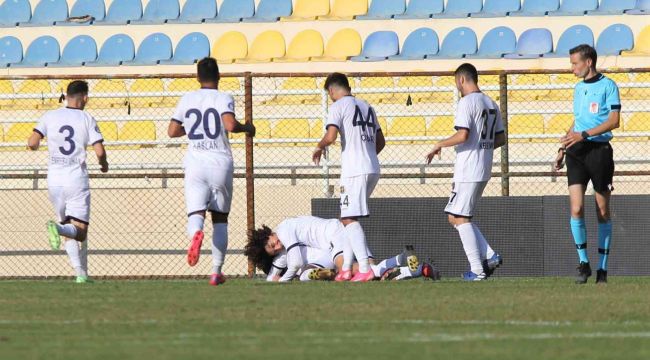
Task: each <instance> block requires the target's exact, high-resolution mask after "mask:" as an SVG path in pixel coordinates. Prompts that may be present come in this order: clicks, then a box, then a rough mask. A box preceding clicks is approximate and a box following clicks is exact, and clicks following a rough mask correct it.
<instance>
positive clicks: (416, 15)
mask: <svg viewBox="0 0 650 360" xmlns="http://www.w3.org/2000/svg"><path fill="white" fill-rule="evenodd" d="M444 9H445V6H444V1H443V0H410V1H409V3H408V6H407V7H406V11H405V12H404V14H401V15H395V19H428V18H430V17H431V16H432V15H433V14H440V13H442V12H443V11H444Z"/></svg>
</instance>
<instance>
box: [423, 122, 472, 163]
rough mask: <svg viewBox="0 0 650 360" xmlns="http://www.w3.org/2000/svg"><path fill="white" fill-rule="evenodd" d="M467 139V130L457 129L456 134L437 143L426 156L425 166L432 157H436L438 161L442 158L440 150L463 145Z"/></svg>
mask: <svg viewBox="0 0 650 360" xmlns="http://www.w3.org/2000/svg"><path fill="white" fill-rule="evenodd" d="M468 138H469V130H467V129H458V130H457V131H456V133H455V134H454V135H452V136H450V137H448V138H446V139H444V140H442V141H440V142H439V143H437V144H436V145H435V146H434V147H433V150H431V152H430V153H428V154H427V164H431V160H433V157H434V156H436V155H437V156H438V159H441V158H442V149H443V148H446V147H450V146H456V145H460V144H462V143H464V142H465V141H467V139H468Z"/></svg>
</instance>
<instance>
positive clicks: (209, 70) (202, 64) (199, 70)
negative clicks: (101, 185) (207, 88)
mask: <svg viewBox="0 0 650 360" xmlns="http://www.w3.org/2000/svg"><path fill="white" fill-rule="evenodd" d="M196 75H197V77H198V79H199V81H200V82H202V83H204V82H217V81H219V65H217V60H215V59H214V58H211V57H205V58H203V59H201V60H199V62H198V64H196Z"/></svg>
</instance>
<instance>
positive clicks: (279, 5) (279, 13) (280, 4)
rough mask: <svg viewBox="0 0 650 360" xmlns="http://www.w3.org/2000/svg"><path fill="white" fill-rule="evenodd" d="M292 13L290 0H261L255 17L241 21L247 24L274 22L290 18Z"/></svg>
mask: <svg viewBox="0 0 650 360" xmlns="http://www.w3.org/2000/svg"><path fill="white" fill-rule="evenodd" d="M292 12H293V5H292V3H291V0H261V1H260V3H259V5H257V11H255V15H253V16H252V17H249V18H243V19H242V20H243V21H248V22H276V21H278V20H280V18H281V17H283V16H291V13H292Z"/></svg>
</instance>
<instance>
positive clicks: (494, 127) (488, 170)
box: [454, 92, 504, 182]
mask: <svg viewBox="0 0 650 360" xmlns="http://www.w3.org/2000/svg"><path fill="white" fill-rule="evenodd" d="M454 127H455V128H456V130H459V129H466V130H468V131H469V138H468V139H467V141H465V142H464V143H462V144H460V145H457V146H456V166H455V169H454V182H481V181H488V180H490V177H491V176H492V158H493V155H494V138H495V136H496V134H499V133H503V131H504V130H503V122H502V120H501V111H499V107H498V106H497V104H496V103H495V102H494V101H492V99H490V97H489V96H487V95H485V94H483V93H482V92H475V93H471V94H468V95H466V96H464V97H463V98H462V99H460V101H459V102H458V109H457V111H456V120H455V121H454Z"/></svg>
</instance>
